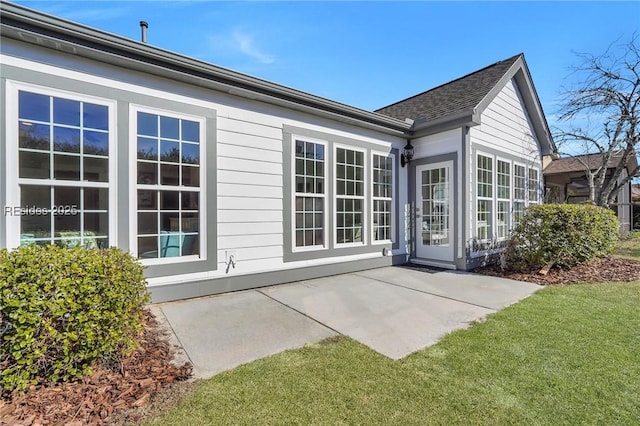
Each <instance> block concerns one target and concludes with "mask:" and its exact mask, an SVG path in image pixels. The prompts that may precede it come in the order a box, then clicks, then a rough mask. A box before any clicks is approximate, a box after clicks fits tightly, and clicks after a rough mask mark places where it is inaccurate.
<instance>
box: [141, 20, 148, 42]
mask: <svg viewBox="0 0 640 426" xmlns="http://www.w3.org/2000/svg"><path fill="white" fill-rule="evenodd" d="M147 28H149V24H148V23H147V22H146V21H140V29H141V30H142V42H143V43H146V42H147Z"/></svg>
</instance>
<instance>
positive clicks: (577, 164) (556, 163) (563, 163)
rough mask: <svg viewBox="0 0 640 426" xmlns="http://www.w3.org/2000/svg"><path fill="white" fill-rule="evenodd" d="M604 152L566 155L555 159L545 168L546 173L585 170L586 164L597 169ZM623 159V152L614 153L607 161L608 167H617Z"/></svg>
mask: <svg viewBox="0 0 640 426" xmlns="http://www.w3.org/2000/svg"><path fill="white" fill-rule="evenodd" d="M602 160H603V155H602V154H587V155H577V156H575V157H566V158H559V159H557V160H553V161H552V162H551V163H549V165H548V166H547V167H546V168H545V169H544V174H545V175H553V174H557V173H572V172H584V170H585V165H586V166H589V169H590V170H594V169H597V168H598V167H600V166H601V165H602ZM621 160H622V153H614V154H613V155H612V156H611V157H610V158H609V161H608V163H607V168H613V167H617V166H618V164H620V161H621Z"/></svg>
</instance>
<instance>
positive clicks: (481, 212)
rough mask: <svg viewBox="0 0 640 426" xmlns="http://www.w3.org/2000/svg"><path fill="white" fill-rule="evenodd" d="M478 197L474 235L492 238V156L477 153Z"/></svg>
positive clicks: (480, 237)
mask: <svg viewBox="0 0 640 426" xmlns="http://www.w3.org/2000/svg"><path fill="white" fill-rule="evenodd" d="M476 167H477V172H478V197H477V212H476V237H477V238H478V239H480V240H488V239H491V238H493V235H492V232H493V230H492V221H493V217H492V212H493V158H491V157H488V156H485V155H481V154H478V156H477V166H476Z"/></svg>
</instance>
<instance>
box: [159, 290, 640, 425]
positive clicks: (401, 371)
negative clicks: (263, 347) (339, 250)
mask: <svg viewBox="0 0 640 426" xmlns="http://www.w3.org/2000/svg"><path fill="white" fill-rule="evenodd" d="M638 306H640V282H631V283H601V284H580V285H573V286H564V287H550V288H546V289H543V290H541V291H539V292H538V293H536V294H534V295H533V296H531V297H529V298H528V299H526V300H524V301H523V302H521V303H518V304H516V305H513V306H511V307H508V308H506V309H504V310H503V311H501V312H498V313H496V314H494V315H491V316H489V317H488V318H487V320H486V321H485V322H483V323H481V324H476V325H475V326H473V327H471V328H469V329H467V330H463V331H458V332H454V333H452V334H450V335H448V336H447V337H445V338H444V339H443V340H441V341H440V342H439V343H438V344H436V345H434V346H432V347H430V348H427V349H425V350H423V351H420V352H418V353H415V354H413V355H411V356H409V357H407V358H405V359H403V360H401V361H392V360H389V359H387V358H385V357H383V356H381V355H379V354H377V353H375V352H373V351H372V350H370V349H368V348H366V347H365V346H362V345H360V344H358V343H357V342H354V341H353V340H350V339H348V338H345V337H341V338H335V339H332V340H329V341H326V342H323V343H321V344H317V345H313V346H307V347H305V348H302V349H299V350H293V351H287V352H283V353H281V354H278V355H275V356H272V357H270V358H266V359H262V360H259V361H256V362H253V363H250V364H247V365H244V366H241V367H239V368H237V369H235V370H233V371H230V372H227V373H223V374H220V375H218V376H216V377H214V378H212V379H210V380H207V381H203V382H201V383H200V384H198V386H196V389H195V391H194V392H193V393H192V394H190V395H189V396H187V397H186V398H184V399H183V400H182V401H179V403H178V404H177V406H176V407H174V408H173V409H171V410H170V411H168V412H166V413H164V414H163V415H162V416H160V417H156V418H153V419H151V420H150V421H149V424H154V425H175V424H188V425H210V424H314V425H325V424H326V425H347V424H349V425H351V424H358V425H359V424H385V425H387V424H390V425H423V424H447V425H449V424H527V425H528V424H554V425H562V424H566V425H574V424H637V423H638V420H639V419H640V404H638V403H637V401H638V395H640V315H638Z"/></svg>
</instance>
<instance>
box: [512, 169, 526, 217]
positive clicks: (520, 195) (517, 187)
mask: <svg viewBox="0 0 640 426" xmlns="http://www.w3.org/2000/svg"><path fill="white" fill-rule="evenodd" d="M525 173H526V169H525V167H524V166H521V165H519V164H514V165H513V222H514V226H515V225H516V224H517V223H519V222H520V221H521V220H522V217H523V216H524V209H525V200H526V195H527V193H526V176H525Z"/></svg>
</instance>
